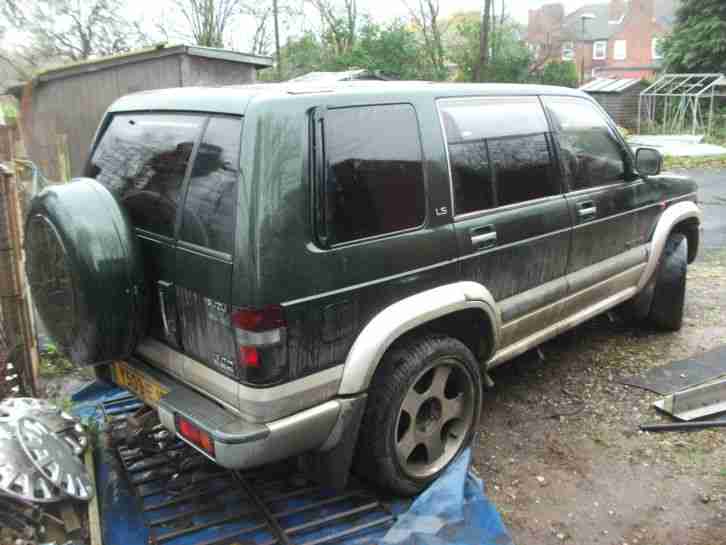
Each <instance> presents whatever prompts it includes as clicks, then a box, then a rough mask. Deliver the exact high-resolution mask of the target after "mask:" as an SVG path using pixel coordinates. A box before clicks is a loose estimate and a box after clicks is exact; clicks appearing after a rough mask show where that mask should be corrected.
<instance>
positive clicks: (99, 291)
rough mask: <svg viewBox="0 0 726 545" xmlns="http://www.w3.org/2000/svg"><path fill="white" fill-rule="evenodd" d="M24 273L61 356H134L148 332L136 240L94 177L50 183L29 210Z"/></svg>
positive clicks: (88, 359)
mask: <svg viewBox="0 0 726 545" xmlns="http://www.w3.org/2000/svg"><path fill="white" fill-rule="evenodd" d="M25 253H26V272H27V275H28V282H29V284H30V289H31V292H32V295H33V300H34V302H35V306H36V308H37V310H38V313H39V315H40V318H41V319H42V321H43V323H44V324H45V326H46V327H47V328H48V332H49V334H50V336H51V337H52V338H53V340H54V342H55V343H56V345H57V347H58V350H59V351H61V352H62V353H63V354H65V355H66V356H68V357H69V358H70V359H71V360H72V361H73V362H75V363H77V364H80V365H90V364H97V363H103V362H108V361H111V360H115V359H121V358H124V357H127V356H129V355H130V354H131V353H132V352H133V350H134V348H135V347H136V344H137V343H138V341H139V339H140V337H141V336H142V335H143V334H144V333H145V331H146V320H147V315H148V312H147V303H146V299H147V298H146V290H145V286H144V270H143V265H142V260H141V253H140V249H139V246H138V241H137V240H136V236H135V234H134V232H133V229H132V227H131V223H130V222H129V219H128V217H127V216H126V214H125V212H124V211H123V210H122V208H121V207H120V206H119V204H118V202H117V201H116V199H115V198H114V197H113V196H112V195H111V193H110V192H109V191H108V190H107V189H106V188H105V187H103V186H102V185H101V184H99V183H98V182H96V181H95V180H92V179H90V178H78V179H76V180H73V181H72V182H70V183H67V184H62V185H53V186H50V187H48V188H47V189H45V190H44V191H42V192H41V193H40V194H38V195H37V196H36V197H35V198H33V200H32V202H31V204H30V210H29V212H28V218H27V222H26V228H25Z"/></svg>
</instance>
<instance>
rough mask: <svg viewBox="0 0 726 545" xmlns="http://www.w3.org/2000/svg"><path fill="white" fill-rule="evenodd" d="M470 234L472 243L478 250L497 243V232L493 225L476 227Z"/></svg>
mask: <svg viewBox="0 0 726 545" xmlns="http://www.w3.org/2000/svg"><path fill="white" fill-rule="evenodd" d="M469 234H470V235H471V245H472V246H473V247H474V248H475V249H477V250H482V249H485V248H492V247H493V246H496V245H497V232H496V230H495V229H494V226H493V225H486V226H484V227H475V228H474V229H470V230H469Z"/></svg>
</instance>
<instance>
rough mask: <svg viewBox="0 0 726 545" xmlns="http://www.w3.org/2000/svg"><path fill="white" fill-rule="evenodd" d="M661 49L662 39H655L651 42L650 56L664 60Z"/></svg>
mask: <svg viewBox="0 0 726 545" xmlns="http://www.w3.org/2000/svg"><path fill="white" fill-rule="evenodd" d="M660 47H661V41H660V38H653V40H652V41H651V42H650V56H651V57H652V58H653V59H662V58H663V54H662V53H661V50H660Z"/></svg>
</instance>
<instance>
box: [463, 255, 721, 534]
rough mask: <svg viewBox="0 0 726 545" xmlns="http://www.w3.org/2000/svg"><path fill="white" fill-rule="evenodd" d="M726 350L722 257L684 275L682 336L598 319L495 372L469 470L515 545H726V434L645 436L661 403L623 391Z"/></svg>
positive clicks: (710, 258) (704, 260) (646, 394)
mask: <svg viewBox="0 0 726 545" xmlns="http://www.w3.org/2000/svg"><path fill="white" fill-rule="evenodd" d="M724 342H726V251H723V250H720V251H717V252H713V251H712V252H708V253H705V254H703V255H702V256H701V257H699V259H698V260H697V261H696V263H694V264H692V265H691V266H690V267H689V271H688V295H687V303H686V319H685V322H684V327H683V329H682V330H681V331H680V332H678V333H675V334H663V333H654V332H646V331H640V330H637V329H633V328H629V327H627V326H625V325H624V324H622V323H618V322H614V323H613V322H611V321H610V320H609V319H608V318H607V317H605V316H603V317H599V318H596V319H595V320H593V321H591V322H589V323H587V324H584V325H583V326H581V327H580V328H578V329H577V330H576V331H574V332H572V333H568V334H566V335H565V336H564V337H562V338H560V339H557V340H555V341H553V342H551V343H548V344H546V345H544V346H543V347H542V352H543V354H544V360H541V359H540V358H539V357H538V356H537V355H536V353H529V354H525V355H524V356H522V357H521V358H519V359H517V360H516V361H514V362H512V363H510V364H507V365H504V366H502V367H501V368H499V369H497V370H495V371H494V373H493V374H492V378H493V379H494V381H495V383H496V385H495V387H494V389H493V390H491V391H489V392H488V394H487V395H485V404H484V414H483V421H482V425H481V433H480V435H479V438H478V444H476V446H475V450H474V464H475V467H476V469H477V470H478V472H479V473H480V475H481V476H482V477H483V478H484V481H485V483H486V489H487V494H488V495H489V497H490V498H491V499H492V501H494V503H495V504H496V505H497V507H498V508H499V511H500V513H501V514H502V516H503V518H504V520H505V522H506V524H507V526H508V527H509V528H510V531H511V533H512V537H513V538H514V542H515V543H516V544H517V545H548V544H555V543H576V544H578V545H579V544H583V545H587V544H603V545H610V544H612V545H624V544H628V545H723V544H726V430H724V429H721V430H718V429H716V430H706V431H699V432H689V433H683V432H677V433H660V434H656V433H643V432H640V431H639V430H638V425H639V424H641V423H646V422H659V421H667V418H666V417H664V416H661V415H659V414H658V413H657V412H656V410H655V409H654V408H653V407H652V403H653V401H655V400H656V399H658V397H659V396H657V395H655V394H651V393H649V392H646V391H644V390H640V389H637V388H633V387H628V386H624V385H621V384H618V383H617V382H616V380H617V379H618V377H625V376H630V375H633V374H637V373H639V372H641V371H644V370H647V369H649V368H651V367H656V366H660V365H663V364H665V363H668V362H670V361H673V360H678V359H683V358H686V357H689V356H691V355H696V354H698V353H700V352H703V351H706V350H709V349H712V348H715V347H717V346H719V345H721V344H723V343H724Z"/></svg>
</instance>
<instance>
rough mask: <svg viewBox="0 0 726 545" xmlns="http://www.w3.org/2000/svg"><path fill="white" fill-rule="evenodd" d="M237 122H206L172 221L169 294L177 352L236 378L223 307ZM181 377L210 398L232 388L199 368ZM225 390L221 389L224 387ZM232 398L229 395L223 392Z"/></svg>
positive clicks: (228, 280) (228, 282)
mask: <svg viewBox="0 0 726 545" xmlns="http://www.w3.org/2000/svg"><path fill="white" fill-rule="evenodd" d="M241 134H242V119H241V118H239V117H232V116H212V117H210V118H209V120H208V122H207V124H206V127H205V129H204V133H203V135H202V138H201V141H200V143H199V145H198V147H197V149H196V153H195V157H194V163H193V166H192V169H191V173H190V176H189V179H188V182H187V183H186V186H185V199H184V206H183V208H182V213H181V214H180V215H179V217H178V218H177V222H178V233H179V235H178V240H177V244H176V256H175V257H176V260H175V262H176V275H175V281H174V283H175V286H174V288H175V289H174V295H175V299H176V309H177V312H178V317H179V339H180V342H181V346H182V349H183V350H184V352H185V353H186V354H188V355H189V356H191V357H192V358H194V359H196V360H198V361H201V362H203V363H204V364H206V366H207V367H211V368H212V369H214V370H215V371H219V372H221V373H222V374H224V375H226V376H228V377H230V378H235V377H236V373H235V369H236V357H235V351H236V348H235V340H234V332H233V330H232V326H231V321H230V313H231V309H230V307H229V304H228V302H229V301H230V294H231V289H232V270H233V254H234V242H235V225H236V218H237V186H238V179H239V151H240V138H241ZM185 376H186V378H187V379H189V380H190V381H192V382H193V383H194V384H197V385H199V386H202V387H203V388H204V389H205V390H207V391H209V392H212V393H219V394H223V392H218V391H217V390H218V389H219V388H222V389H224V388H227V389H229V388H232V389H234V388H236V387H235V386H233V385H232V384H231V383H229V382H226V381H219V380H216V379H215V378H214V377H213V376H210V375H209V373H206V372H205V370H204V368H203V367H202V366H195V365H187V367H186V369H185ZM225 385H226V386H225ZM228 393H230V394H231V392H228Z"/></svg>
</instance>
